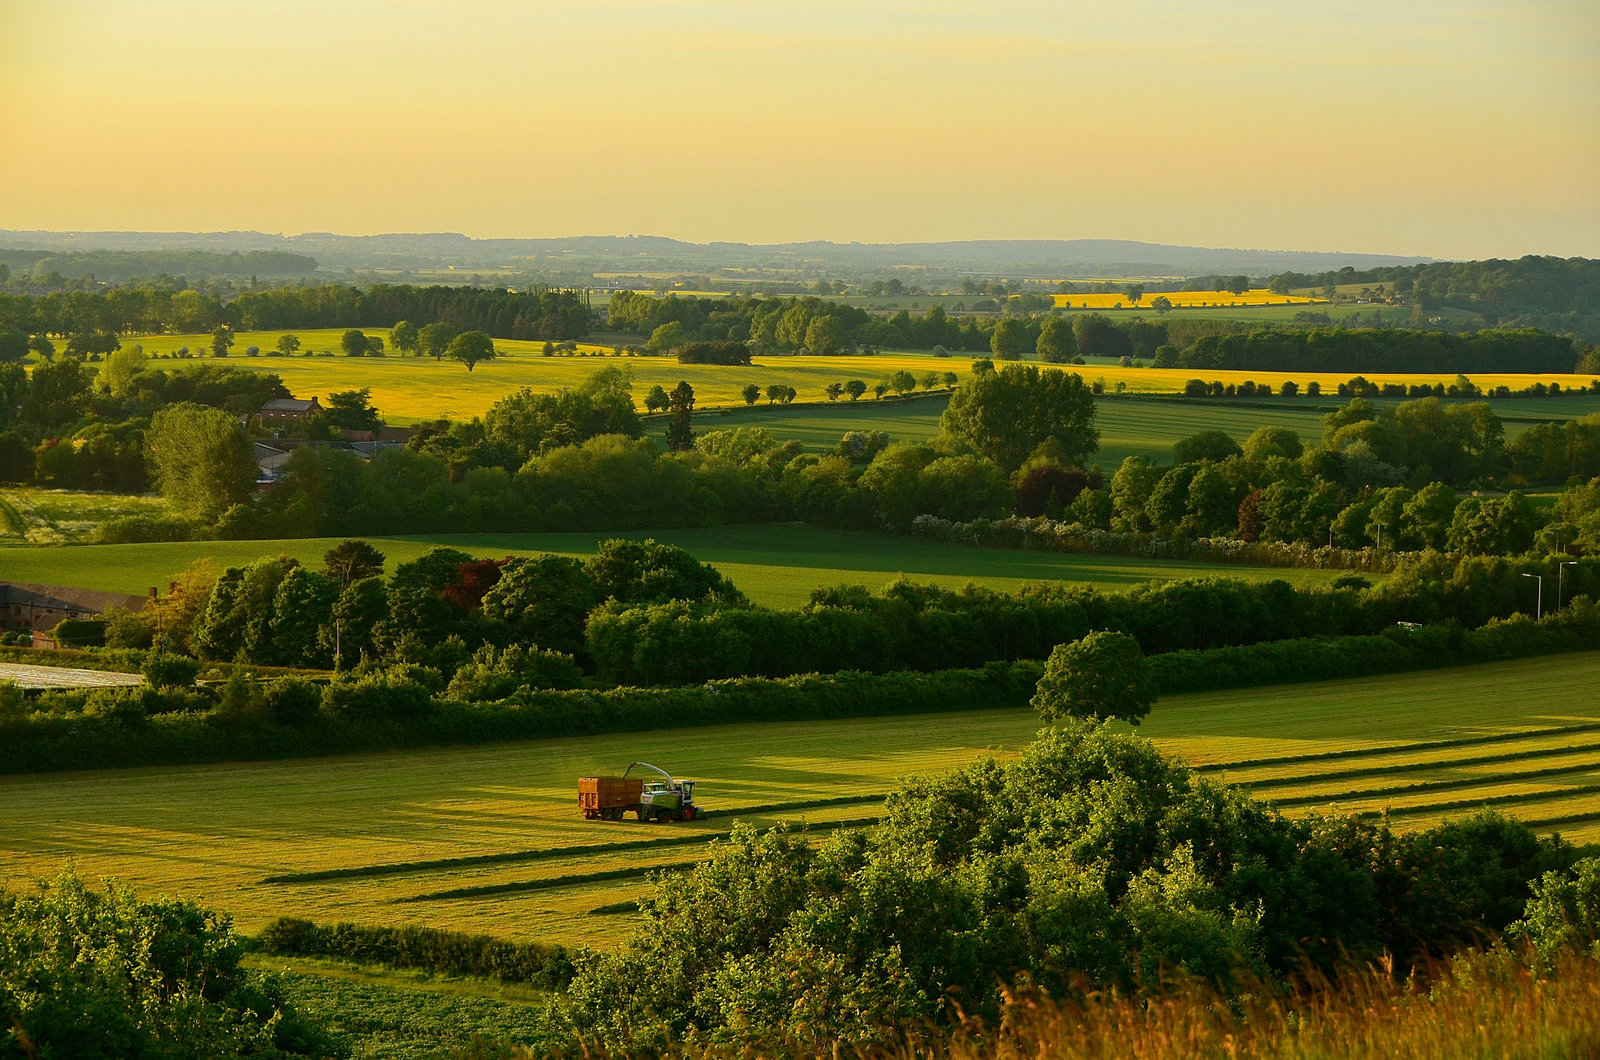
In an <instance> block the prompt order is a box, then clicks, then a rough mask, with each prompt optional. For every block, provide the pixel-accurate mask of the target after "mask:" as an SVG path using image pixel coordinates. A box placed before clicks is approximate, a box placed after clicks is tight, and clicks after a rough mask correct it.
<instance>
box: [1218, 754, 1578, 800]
mask: <svg viewBox="0 0 1600 1060" xmlns="http://www.w3.org/2000/svg"><path fill="white" fill-rule="evenodd" d="M1596 751H1600V743H1584V744H1569V745H1567V746H1564V747H1536V748H1534V749H1532V750H1526V751H1502V752H1501V753H1499V754H1492V755H1474V756H1472V757H1470V758H1440V759H1429V760H1427V761H1424V762H1397V763H1394V764H1392V765H1374V766H1362V767H1361V768H1359V769H1338V770H1334V771H1332V772H1328V773H1300V774H1296V775H1291V776H1283V777H1268V778H1267V779H1265V780H1241V781H1236V783H1238V784H1240V785H1242V786H1243V787H1247V788H1249V789H1250V790H1252V791H1259V790H1261V789H1262V788H1290V787H1304V786H1306V785H1307V784H1321V783H1323V782H1325V781H1329V780H1349V779H1351V778H1353V777H1369V776H1370V777H1378V776H1391V775H1393V774H1395V773H1421V772H1424V771H1426V770H1430V769H1457V768H1460V767H1462V766H1482V765H1491V764H1493V763H1496V762H1515V761H1518V760H1519V759H1529V758H1558V757H1561V756H1563V755H1574V754H1585V753H1593V752H1596ZM1521 775H1522V776H1527V775H1529V774H1526V773H1524V774H1521Z"/></svg>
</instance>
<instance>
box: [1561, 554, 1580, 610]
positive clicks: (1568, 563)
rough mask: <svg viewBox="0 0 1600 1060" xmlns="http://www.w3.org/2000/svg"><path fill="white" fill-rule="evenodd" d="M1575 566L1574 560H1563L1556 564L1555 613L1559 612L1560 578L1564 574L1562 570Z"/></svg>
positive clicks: (1576, 562)
mask: <svg viewBox="0 0 1600 1060" xmlns="http://www.w3.org/2000/svg"><path fill="white" fill-rule="evenodd" d="M1577 565H1578V561H1577V560H1575V559H1564V560H1561V561H1560V562H1558V563H1557V564H1556V610H1557V611H1559V610H1561V576H1562V575H1563V574H1565V573H1566V571H1565V570H1564V569H1563V568H1566V567H1576V566H1577Z"/></svg>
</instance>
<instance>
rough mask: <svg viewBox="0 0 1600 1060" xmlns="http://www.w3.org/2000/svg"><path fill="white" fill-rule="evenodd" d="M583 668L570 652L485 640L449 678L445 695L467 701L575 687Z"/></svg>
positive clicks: (484, 701)
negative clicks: (506, 644)
mask: <svg viewBox="0 0 1600 1060" xmlns="http://www.w3.org/2000/svg"><path fill="white" fill-rule="evenodd" d="M582 684H583V671H582V670H581V669H579V667H578V664H577V663H576V662H574V661H573V659H572V656H570V655H565V654H562V653H561V652H555V651H546V650H544V649H542V648H527V647H523V646H522V645H518V644H513V645H512V646H511V647H509V648H496V647H494V645H492V644H486V645H484V646H483V647H482V648H479V649H478V650H477V651H476V652H475V653H473V656H472V661H471V662H470V663H468V664H467V665H465V666H463V667H461V668H460V669H459V670H457V671H456V673H455V676H454V677H452V678H451V679H450V687H449V689H448V690H447V693H446V694H447V695H449V696H450V697H451V698H452V699H459V700H462V701H465V702H470V703H486V702H492V701H494V700H500V699H506V698H508V697H510V696H514V695H517V694H518V693H522V692H530V691H538V690H541V689H546V688H578V687H580V686H581V685H582Z"/></svg>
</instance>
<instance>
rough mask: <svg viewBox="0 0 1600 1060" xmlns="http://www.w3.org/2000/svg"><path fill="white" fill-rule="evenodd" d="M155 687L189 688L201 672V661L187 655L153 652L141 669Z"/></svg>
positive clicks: (145, 677)
mask: <svg viewBox="0 0 1600 1060" xmlns="http://www.w3.org/2000/svg"><path fill="white" fill-rule="evenodd" d="M141 672H142V673H143V674H144V679H145V680H146V681H148V682H150V684H151V686H152V687H154V688H187V687H189V686H190V685H193V684H194V679H195V677H197V676H198V675H199V673H200V663H199V662H198V661H196V660H194V659H191V658H189V657H188V656H186V655H173V654H170V653H168V652H151V653H150V655H149V656H148V657H147V658H146V659H145V662H144V669H143V670H142V671H141Z"/></svg>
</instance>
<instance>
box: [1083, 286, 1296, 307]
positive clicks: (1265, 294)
mask: <svg viewBox="0 0 1600 1060" xmlns="http://www.w3.org/2000/svg"><path fill="white" fill-rule="evenodd" d="M1154 298H1165V299H1166V300H1167V301H1169V302H1171V303H1172V307H1173V308H1174V309H1204V308H1227V309H1234V308H1246V307H1255V306H1278V305H1287V306H1296V305H1297V306H1309V305H1312V304H1315V303H1321V304H1322V305H1326V304H1327V300H1326V299H1321V298H1313V297H1309V296H1307V295H1298V294H1278V293H1276V292H1274V291H1268V290H1265V289H1263V288H1256V289H1255V290H1250V291H1241V292H1240V293H1238V294H1234V293H1233V292H1232V291H1160V292H1153V293H1151V294H1147V295H1145V296H1144V304H1143V305H1142V306H1141V305H1139V304H1138V303H1136V302H1133V301H1131V300H1130V299H1129V298H1128V296H1127V295H1126V294H1124V293H1123V292H1121V291H1118V292H1116V293H1107V294H1058V295H1056V296H1055V300H1056V306H1057V308H1060V309H1123V308H1149V305H1150V300H1151V299H1154Z"/></svg>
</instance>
